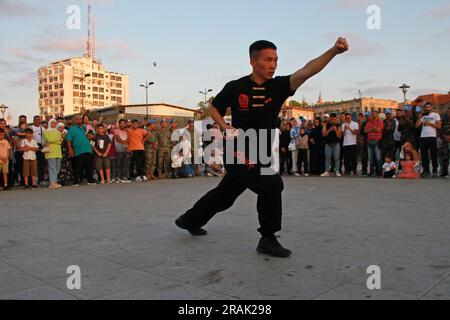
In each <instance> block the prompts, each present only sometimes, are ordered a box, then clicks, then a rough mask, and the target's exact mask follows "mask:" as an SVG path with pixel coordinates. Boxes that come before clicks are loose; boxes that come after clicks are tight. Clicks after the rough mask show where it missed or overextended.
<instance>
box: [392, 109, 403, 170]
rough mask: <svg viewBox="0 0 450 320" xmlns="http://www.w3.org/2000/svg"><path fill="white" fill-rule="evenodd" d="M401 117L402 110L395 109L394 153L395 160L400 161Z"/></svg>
mask: <svg viewBox="0 0 450 320" xmlns="http://www.w3.org/2000/svg"><path fill="white" fill-rule="evenodd" d="M402 117H403V110H402V109H397V110H396V111H395V120H394V121H395V129H394V145H395V149H394V154H395V161H397V162H399V161H400V150H401V149H402V133H401V132H400V131H399V125H400V120H401V119H402Z"/></svg>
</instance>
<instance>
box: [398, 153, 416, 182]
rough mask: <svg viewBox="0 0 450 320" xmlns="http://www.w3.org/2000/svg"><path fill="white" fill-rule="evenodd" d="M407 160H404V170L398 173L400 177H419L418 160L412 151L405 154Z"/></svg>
mask: <svg viewBox="0 0 450 320" xmlns="http://www.w3.org/2000/svg"><path fill="white" fill-rule="evenodd" d="M404 157H405V160H403V161H402V168H403V171H402V172H401V173H400V174H399V175H398V178H399V179H419V178H420V174H419V173H418V172H416V170H415V166H416V162H415V161H414V160H413V156H412V154H411V153H410V152H406V153H405V154H404Z"/></svg>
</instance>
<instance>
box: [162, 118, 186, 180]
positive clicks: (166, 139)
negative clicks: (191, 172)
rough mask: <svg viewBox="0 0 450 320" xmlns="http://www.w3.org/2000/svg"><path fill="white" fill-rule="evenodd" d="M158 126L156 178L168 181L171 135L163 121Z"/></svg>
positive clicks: (170, 160)
mask: <svg viewBox="0 0 450 320" xmlns="http://www.w3.org/2000/svg"><path fill="white" fill-rule="evenodd" d="M160 125H161V129H160V130H159V132H158V178H159V179H168V178H169V174H170V170H171V167H172V157H171V150H172V133H171V131H170V128H169V127H168V126H167V121H166V120H165V119H162V120H161V122H160ZM185 156H186V155H185ZM191 161H194V159H192V158H191ZM191 163H192V162H191ZM163 171H164V175H163Z"/></svg>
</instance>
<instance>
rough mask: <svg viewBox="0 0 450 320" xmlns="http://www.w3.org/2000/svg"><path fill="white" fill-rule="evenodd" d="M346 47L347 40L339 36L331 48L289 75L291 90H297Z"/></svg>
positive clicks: (345, 49) (344, 50)
mask: <svg viewBox="0 0 450 320" xmlns="http://www.w3.org/2000/svg"><path fill="white" fill-rule="evenodd" d="M348 48H349V46H348V43H347V40H346V39H345V38H339V39H338V40H337V41H336V43H335V45H334V46H333V48H331V49H329V50H328V51H327V52H325V53H324V54H323V55H321V56H320V57H318V58H316V59H314V60H311V61H310V62H308V63H307V64H306V65H305V66H304V67H303V68H301V69H300V70H298V71H297V72H295V73H294V74H293V75H292V76H291V90H292V91H295V90H297V89H298V88H299V87H300V86H301V85H302V84H303V83H305V82H306V80H308V79H309V78H311V77H313V76H315V75H316V74H318V73H319V72H320V71H322V70H323V69H324V68H325V67H326V66H327V65H328V64H329V63H330V62H331V60H333V58H334V57H336V56H337V55H339V54H341V53H344V52H346V51H347V50H348Z"/></svg>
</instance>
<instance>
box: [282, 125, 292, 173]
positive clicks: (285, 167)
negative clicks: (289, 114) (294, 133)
mask: <svg viewBox="0 0 450 320" xmlns="http://www.w3.org/2000/svg"><path fill="white" fill-rule="evenodd" d="M291 129H292V125H291V124H290V123H289V122H288V123H286V125H285V126H284V127H283V128H282V130H281V135H280V174H281V175H282V174H284V173H286V174H287V175H291V174H292V153H291V151H289V144H290V143H291Z"/></svg>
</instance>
